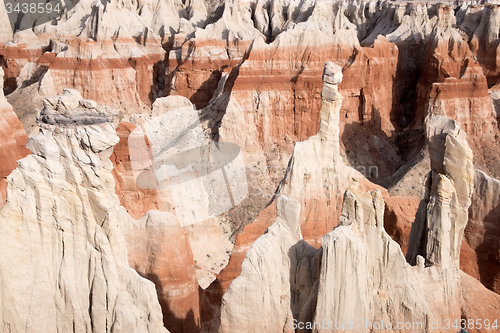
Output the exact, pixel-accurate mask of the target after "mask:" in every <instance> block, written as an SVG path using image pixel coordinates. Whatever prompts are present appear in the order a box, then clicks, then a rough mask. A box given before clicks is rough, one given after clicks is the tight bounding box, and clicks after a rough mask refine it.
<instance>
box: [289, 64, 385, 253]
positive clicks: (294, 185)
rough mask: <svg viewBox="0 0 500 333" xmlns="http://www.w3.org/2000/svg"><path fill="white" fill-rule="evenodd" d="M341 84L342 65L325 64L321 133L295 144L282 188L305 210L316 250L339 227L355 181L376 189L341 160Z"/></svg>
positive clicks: (307, 234)
mask: <svg viewBox="0 0 500 333" xmlns="http://www.w3.org/2000/svg"><path fill="white" fill-rule="evenodd" d="M341 81H342V69H341V68H340V66H338V65H335V64H333V63H331V62H328V63H326V65H325V69H324V73H323V82H324V84H323V89H322V91H321V98H322V106H321V119H320V124H319V131H318V133H317V134H316V135H314V136H312V137H310V138H309V139H307V140H306V141H304V142H298V143H297V144H296V145H295V148H294V151H293V156H292V158H291V160H290V162H289V167H288V170H287V175H286V177H285V178H284V181H283V189H282V190H281V189H280V193H283V194H286V195H287V196H290V197H292V198H295V199H296V200H298V201H299V202H300V203H301V205H302V207H304V208H303V210H302V212H301V218H300V221H301V229H302V232H303V234H304V239H305V240H306V241H307V242H308V243H309V244H311V245H313V246H315V247H319V240H320V237H321V236H322V235H324V234H326V233H327V232H329V231H331V230H332V229H333V227H335V226H336V225H337V223H338V218H339V212H340V208H341V207H342V195H343V193H344V191H345V189H346V188H347V186H349V184H350V183H351V182H352V181H353V180H354V181H358V182H361V183H362V184H363V185H364V186H366V188H367V189H371V188H375V187H376V186H375V185H374V184H372V183H370V182H369V181H367V180H366V179H365V178H364V177H363V175H362V174H361V173H360V172H358V171H356V170H355V169H353V168H352V167H348V166H346V165H345V164H344V162H343V160H342V156H341V153H340V151H341V150H340V133H339V132H340V130H339V117H340V109H341V106H342V101H343V97H342V95H341V94H340V93H339V91H338V85H339V84H340V83H341ZM383 191H384V193H385V194H387V192H386V191H385V190H383Z"/></svg>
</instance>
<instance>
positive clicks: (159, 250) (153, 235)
mask: <svg viewBox="0 0 500 333" xmlns="http://www.w3.org/2000/svg"><path fill="white" fill-rule="evenodd" d="M124 229H125V231H124V234H125V239H126V241H127V249H128V253H129V255H128V258H129V264H130V267H132V268H134V269H135V270H136V271H137V272H138V273H139V274H140V275H141V276H142V277H145V278H147V279H148V280H150V281H152V282H153V283H154V284H155V285H156V292H157V296H158V301H159V302H160V305H161V309H162V313H163V323H164V325H165V327H166V328H167V329H168V330H169V331H170V332H186V333H188V332H200V326H201V325H200V301H199V295H198V288H199V287H198V280H197V278H196V272H195V265H194V259H193V252H192V251H191V246H190V242H189V237H188V235H187V233H186V232H185V231H184V229H182V227H181V226H180V224H179V221H178V219H177V218H176V217H175V216H174V215H172V214H170V213H168V212H160V211H155V210H152V211H149V212H148V213H147V214H146V215H144V216H143V217H142V218H141V219H139V220H132V221H130V222H129V223H127V225H125V226H124Z"/></svg>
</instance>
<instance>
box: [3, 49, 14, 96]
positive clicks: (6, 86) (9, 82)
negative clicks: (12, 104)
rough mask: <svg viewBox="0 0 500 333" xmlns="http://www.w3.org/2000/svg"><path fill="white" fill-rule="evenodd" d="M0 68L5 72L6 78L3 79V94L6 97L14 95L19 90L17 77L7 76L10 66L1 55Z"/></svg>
mask: <svg viewBox="0 0 500 333" xmlns="http://www.w3.org/2000/svg"><path fill="white" fill-rule="evenodd" d="M0 67H2V69H3V71H4V73H5V74H4V78H3V93H4V94H5V96H7V95H8V94H10V93H12V92H13V91H14V90H16V89H17V82H16V78H15V77H12V76H11V77H9V76H8V75H7V73H8V72H9V71H8V65H7V62H6V61H5V58H4V56H2V55H0Z"/></svg>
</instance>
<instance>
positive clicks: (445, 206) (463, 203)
mask: <svg viewBox="0 0 500 333" xmlns="http://www.w3.org/2000/svg"><path fill="white" fill-rule="evenodd" d="M427 138H428V140H429V155H430V159H431V172H430V173H429V174H427V177H426V181H425V193H424V197H423V199H422V201H421V203H420V207H419V210H418V211H417V216H416V219H415V222H414V225H413V227H412V230H411V234H410V240H409V244H408V254H407V256H406V258H407V260H408V261H409V262H410V263H411V264H415V263H416V256H417V255H422V257H424V258H425V260H426V265H428V266H431V265H439V266H441V267H442V268H443V269H452V270H458V268H459V256H460V245H461V242H462V236H463V232H464V229H465V225H466V224H467V219H468V209H469V206H470V205H471V196H472V192H473V188H474V169H473V163H472V150H471V149H470V148H469V145H468V144H467V137H466V134H465V132H464V131H463V130H461V129H460V127H458V126H457V125H456V123H455V121H454V120H451V119H448V118H444V117H441V116H436V117H433V118H432V119H431V120H430V121H429V125H428V129H427Z"/></svg>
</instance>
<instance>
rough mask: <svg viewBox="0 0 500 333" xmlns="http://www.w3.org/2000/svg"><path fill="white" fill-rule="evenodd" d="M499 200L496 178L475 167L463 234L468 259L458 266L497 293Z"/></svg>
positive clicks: (499, 291)
mask: <svg viewBox="0 0 500 333" xmlns="http://www.w3.org/2000/svg"><path fill="white" fill-rule="evenodd" d="M499 200H500V182H499V181H498V180H496V179H494V178H491V177H489V176H488V175H486V174H485V173H484V172H482V171H478V170H476V171H475V172H474V190H473V195H472V202H471V206H470V208H469V221H468V222H467V227H466V228H465V234H464V243H465V245H466V246H467V248H468V250H469V258H467V259H469V260H468V261H467V262H464V263H466V264H467V265H466V266H463V267H462V270H464V271H465V272H466V273H468V274H469V275H471V276H473V277H475V278H476V279H478V280H479V281H481V283H482V284H483V285H484V286H486V287H487V288H488V289H491V290H493V291H495V292H496V293H497V294H500V253H499V250H500V243H499V239H500V213H499V209H500V202H499ZM462 261H464V260H462ZM462 261H461V264H462Z"/></svg>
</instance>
